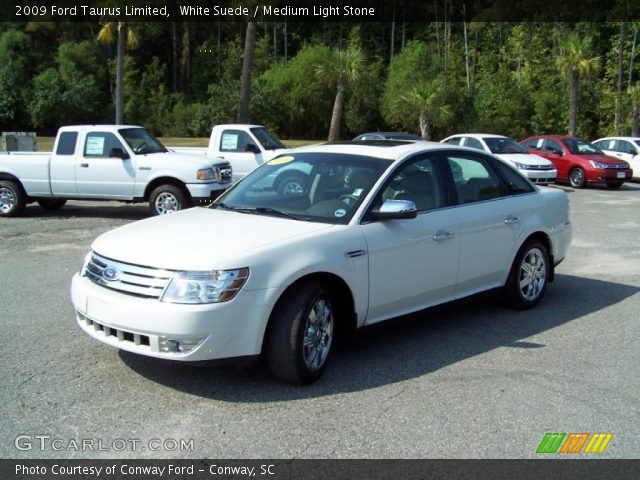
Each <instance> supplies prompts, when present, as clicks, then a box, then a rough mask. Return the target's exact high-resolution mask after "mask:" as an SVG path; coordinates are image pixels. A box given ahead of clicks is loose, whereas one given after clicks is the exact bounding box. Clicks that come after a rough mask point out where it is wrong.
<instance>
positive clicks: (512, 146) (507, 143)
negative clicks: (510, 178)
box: [483, 137, 527, 154]
mask: <svg viewBox="0 0 640 480" xmlns="http://www.w3.org/2000/svg"><path fill="white" fill-rule="evenodd" d="M483 140H484V143H486V144H487V147H489V150H490V151H491V153H498V154H501V153H527V152H526V150H525V149H524V147H523V146H522V145H520V144H519V143H516V142H515V141H514V140H512V139H510V138H496V137H485V138H484V139H483Z"/></svg>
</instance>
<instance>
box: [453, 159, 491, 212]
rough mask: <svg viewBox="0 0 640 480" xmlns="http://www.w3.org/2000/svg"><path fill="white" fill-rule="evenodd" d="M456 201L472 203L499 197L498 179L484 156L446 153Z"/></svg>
mask: <svg viewBox="0 0 640 480" xmlns="http://www.w3.org/2000/svg"><path fill="white" fill-rule="evenodd" d="M447 159H448V161H449V166H450V168H451V171H452V174H453V177H454V180H455V188H456V193H457V195H458V203H473V202H481V201H484V200H491V199H492V198H496V197H499V196H500V195H501V192H500V181H499V180H498V178H497V176H496V174H495V173H494V172H493V171H492V170H491V167H490V166H489V164H488V161H487V160H485V159H484V158H479V157H475V156H474V157H471V156H466V155H463V154H457V153H450V154H447Z"/></svg>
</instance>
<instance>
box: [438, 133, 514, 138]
mask: <svg viewBox="0 0 640 480" xmlns="http://www.w3.org/2000/svg"><path fill="white" fill-rule="evenodd" d="M455 137H471V138H509V137H507V136H506V135H497V134H495V133H456V134H455V135H451V136H450V137H447V138H455Z"/></svg>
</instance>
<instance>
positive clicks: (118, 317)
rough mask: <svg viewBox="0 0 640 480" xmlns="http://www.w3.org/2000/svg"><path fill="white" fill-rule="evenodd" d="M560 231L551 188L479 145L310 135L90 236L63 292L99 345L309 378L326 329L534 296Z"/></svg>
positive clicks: (565, 237) (563, 205)
mask: <svg viewBox="0 0 640 480" xmlns="http://www.w3.org/2000/svg"><path fill="white" fill-rule="evenodd" d="M293 166H297V167H299V169H300V170H302V171H308V172H309V175H308V178H307V180H306V182H304V186H303V189H302V190H301V191H296V192H279V191H278V190H277V189H275V188H273V187H269V185H271V184H272V182H270V181H267V179H268V178H269V177H273V176H274V175H277V174H278V172H279V171H280V170H282V169H286V168H291V167H293ZM454 173H455V175H454ZM159 238H160V239H162V240H161V241H158V240H157V239H159ZM570 240H571V225H570V222H569V202H568V197H567V195H566V194H565V192H564V191H562V190H557V189H540V188H538V187H537V186H534V185H532V184H531V183H530V182H528V181H527V180H526V179H525V178H524V177H523V176H522V175H521V174H520V173H519V172H518V171H517V170H515V169H513V168H512V167H511V166H509V165H507V164H506V163H504V162H502V161H500V160H498V159H497V158H495V157H493V156H491V155H487V154H484V153H482V152H474V151H471V150H469V149H463V148H458V147H452V146H450V145H443V144H438V143H427V142H419V143H411V144H402V145H390V146H365V145H357V144H346V145H345V144H334V145H321V146H312V147H305V148H301V149H298V150H295V151H292V152H290V153H288V154H286V155H285V156H281V157H277V158H275V159H273V160H270V161H268V162H266V163H265V164H264V165H262V166H261V167H259V168H257V169H256V170H255V171H253V172H251V173H250V174H249V175H247V176H246V177H245V178H244V179H243V180H241V181H240V182H239V183H237V184H236V185H235V186H234V187H232V188H231V189H230V190H228V191H227V192H226V193H225V194H223V195H222V196H221V197H219V198H218V199H217V201H216V202H215V203H213V204H212V205H211V206H210V207H208V208H201V207H197V208H192V209H189V210H185V211H182V212H177V213H175V214H173V215H167V216H162V217H154V218H149V219H146V220H142V221H138V222H135V223H130V224H128V225H125V226H123V227H120V228H117V229H115V230H112V231H110V232H107V233H105V234H103V235H101V236H99V237H98V238H97V239H96V240H95V241H94V242H93V244H92V247H91V251H90V252H89V253H88V254H87V256H86V259H85V263H84V266H83V267H82V269H81V271H80V272H79V273H77V274H76V275H75V276H74V277H73V282H72V286H71V297H72V301H73V305H74V306H75V310H76V316H77V322H78V324H79V326H80V327H81V328H82V329H83V330H84V331H85V332H86V333H87V334H89V335H90V336H91V337H93V338H95V339H96V340H99V341H101V342H104V343H106V344H108V345H111V346H113V347H117V348H120V349H122V350H127V351H129V352H135V353H138V354H141V355H147V356H150V357H157V358H163V359H172V360H177V361H194V362H199V361H205V360H219V359H229V358H237V357H258V356H260V355H264V356H265V357H266V359H267V361H268V363H269V365H270V367H271V370H272V372H273V373H274V374H275V375H276V376H277V377H278V378H280V379H283V380H285V381H289V382H293V383H309V382H312V381H314V380H316V379H317V378H318V377H319V376H320V375H321V374H322V372H323V371H324V369H325V367H326V366H327V362H328V360H329V357H330V354H331V351H332V348H333V346H334V343H335V342H334V340H335V336H336V334H337V335H341V334H344V333H348V332H350V331H354V330H355V329H357V328H360V327H363V326H365V325H371V324H374V323H377V322H381V321H383V320H387V319H391V318H394V317H397V316H399V315H403V314H407V313H410V312H415V311H419V310H422V309H425V308H427V307H431V306H433V305H437V304H441V303H444V302H448V301H451V300H454V299H458V298H462V297H466V296H469V295H473V294H475V293H478V292H480V291H484V290H488V289H494V288H501V289H502V294H503V296H504V298H505V300H507V301H508V303H510V304H511V305H512V306H514V307H516V308H519V309H525V308H530V307H533V306H535V305H536V304H537V303H538V302H539V301H540V299H541V298H542V297H543V295H544V292H545V289H546V287H547V284H548V283H549V282H552V281H553V279H554V268H555V266H556V265H557V264H558V263H559V262H560V261H561V260H562V259H563V258H564V257H565V254H566V252H567V249H568V246H569V243H570Z"/></svg>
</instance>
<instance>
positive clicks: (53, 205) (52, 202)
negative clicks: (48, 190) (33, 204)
mask: <svg viewBox="0 0 640 480" xmlns="http://www.w3.org/2000/svg"><path fill="white" fill-rule="evenodd" d="M66 203H67V200H65V199H64V198H43V199H41V200H38V205H40V206H41V207H42V208H44V209H45V210H59V209H61V208H62V207H64V205H65V204H66Z"/></svg>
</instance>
